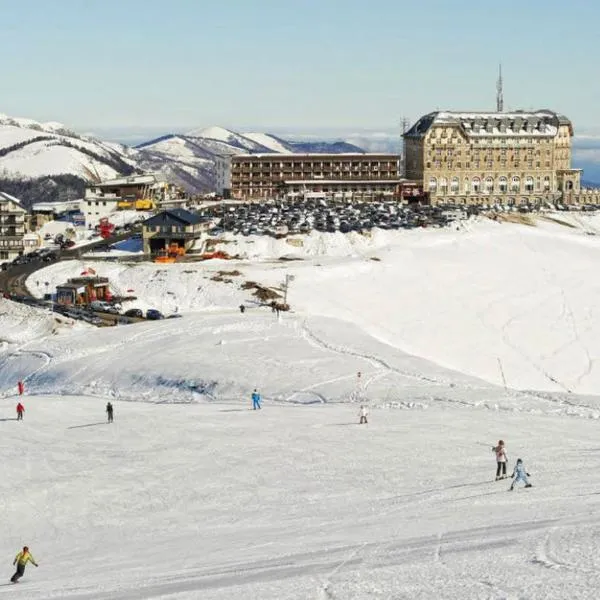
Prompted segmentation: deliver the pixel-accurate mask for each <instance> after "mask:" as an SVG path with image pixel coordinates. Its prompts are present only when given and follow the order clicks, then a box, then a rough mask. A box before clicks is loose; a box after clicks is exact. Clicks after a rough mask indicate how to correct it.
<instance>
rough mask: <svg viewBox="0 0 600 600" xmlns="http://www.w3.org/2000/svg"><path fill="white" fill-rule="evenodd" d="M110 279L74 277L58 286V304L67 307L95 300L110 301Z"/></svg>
mask: <svg viewBox="0 0 600 600" xmlns="http://www.w3.org/2000/svg"><path fill="white" fill-rule="evenodd" d="M110 298H111V293H110V289H109V282H108V277H95V276H94V277H73V278H71V279H69V280H68V281H67V282H66V283H63V284H62V285H58V286H56V302H57V303H58V304H65V305H84V304H89V303H90V302H93V301H94V300H107V301H108V300H110Z"/></svg>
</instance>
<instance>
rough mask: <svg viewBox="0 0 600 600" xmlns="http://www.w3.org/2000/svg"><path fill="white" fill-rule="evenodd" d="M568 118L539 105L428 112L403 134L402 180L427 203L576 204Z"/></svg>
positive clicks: (577, 177)
mask: <svg viewBox="0 0 600 600" xmlns="http://www.w3.org/2000/svg"><path fill="white" fill-rule="evenodd" d="M572 137H573V127H572V124H571V122H570V121H569V120H568V119H567V118H566V117H564V116H562V115H558V114H557V113H554V112H551V111H547V110H542V111H537V112H514V113H499V112H493V113H479V112H477V113H461V112H434V113H430V114H428V115H425V116H424V117H422V118H421V119H419V120H418V121H417V122H416V123H415V124H414V125H413V126H412V127H411V128H410V129H409V130H408V131H407V132H406V133H405V134H404V145H405V148H404V149H405V165H406V177H407V178H408V179H409V180H414V181H417V182H418V183H419V184H421V185H423V189H424V191H425V192H427V193H428V194H429V199H430V202H431V204H479V205H496V204H512V205H518V204H527V205H532V206H535V205H542V204H545V203H556V202H560V201H565V202H566V201H568V200H569V199H570V201H571V202H573V203H580V201H581V199H583V198H587V196H586V195H584V194H582V193H581V189H580V179H581V171H580V170H578V169H572V168H571V140H572Z"/></svg>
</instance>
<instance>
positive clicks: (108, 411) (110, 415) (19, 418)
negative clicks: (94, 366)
mask: <svg viewBox="0 0 600 600" xmlns="http://www.w3.org/2000/svg"><path fill="white" fill-rule="evenodd" d="M258 408H260V406H259V407H258ZM24 412H25V407H24V406H23V404H22V403H21V402H18V403H17V421H22V420H23V414H24ZM106 416H107V419H108V422H109V423H112V422H113V421H114V408H113V405H112V404H111V403H110V402H109V403H108V404H107V405H106Z"/></svg>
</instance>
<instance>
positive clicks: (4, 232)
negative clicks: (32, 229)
mask: <svg viewBox="0 0 600 600" xmlns="http://www.w3.org/2000/svg"><path fill="white" fill-rule="evenodd" d="M26 217H27V211H26V210H25V208H23V206H22V205H21V203H20V202H19V200H17V199H16V198H14V197H13V196H10V195H9V194H5V193H3V192H0V262H5V261H9V260H12V259H13V258H16V257H17V256H19V254H23V250H24V246H23V237H24V236H25V220H26Z"/></svg>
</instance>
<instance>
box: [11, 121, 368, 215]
mask: <svg viewBox="0 0 600 600" xmlns="http://www.w3.org/2000/svg"><path fill="white" fill-rule="evenodd" d="M270 152H278V153H281V154H292V153H295V152H362V149H361V148H358V147H357V146H353V145H351V144H347V143H345V142H333V143H329V142H310V141H308V142H290V141H286V140H283V139H281V138H279V137H277V136H275V135H272V134H267V133H250V134H241V133H237V132H235V131H231V130H229V129H225V128H223V127H216V126H215V127H208V128H204V129H195V130H192V131H190V132H188V133H184V134H174V133H169V134H165V135H162V136H160V137H158V138H155V139H153V140H150V141H148V142H144V143H142V144H139V145H137V146H135V147H129V146H126V145H123V144H118V143H115V142H105V141H102V140H100V139H97V138H95V137H92V136H87V135H81V134H78V133H76V132H75V131H72V130H71V129H69V128H68V127H66V126H65V125H64V124H62V123H58V122H52V121H51V122H46V123H42V122H39V121H35V120H34V119H27V118H22V117H10V116H8V115H5V114H0V189H3V190H5V191H7V192H9V193H12V194H14V195H16V196H18V197H19V198H21V199H22V200H23V201H24V203H25V204H26V205H29V204H30V203H32V202H34V201H51V200H57V199H59V197H60V194H62V193H63V192H65V191H68V192H69V194H71V195H73V194H74V196H75V197H77V196H81V195H83V191H84V188H85V186H86V184H87V183H88V182H90V181H98V180H102V179H111V178H113V177H118V176H120V175H130V174H132V173H136V172H137V173H141V172H145V171H152V172H156V173H159V174H160V175H162V176H163V177H166V178H168V179H169V180H170V181H172V182H173V183H176V184H177V185H180V186H181V187H183V188H184V189H186V190H187V191H188V192H190V193H193V194H196V193H206V192H211V191H214V190H215V188H216V180H217V174H216V163H217V161H218V160H219V159H220V158H221V157H224V156H233V155H235V154H241V153H242V154H243V153H270Z"/></svg>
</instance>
